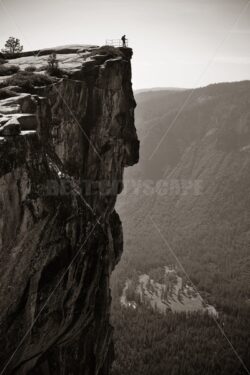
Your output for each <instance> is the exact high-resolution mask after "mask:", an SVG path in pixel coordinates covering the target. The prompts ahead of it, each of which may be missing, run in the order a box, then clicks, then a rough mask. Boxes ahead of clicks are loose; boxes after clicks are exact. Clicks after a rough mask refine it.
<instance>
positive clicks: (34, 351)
mask: <svg viewBox="0 0 250 375" xmlns="http://www.w3.org/2000/svg"><path fill="white" fill-rule="evenodd" d="M49 52H50V51H46V50H45V51H41V52H40V53H39V54H36V55H33V54H32V53H25V54H21V55H20V56H18V58H15V59H11V64H15V65H19V66H20V67H21V69H23V68H25V67H26V66H28V65H29V66H30V65H35V66H36V67H39V69H40V70H41V71H42V70H43V66H44V65H45V62H46V60H47V58H48V53H49ZM57 54H58V55H57V57H58V60H59V63H60V66H63V68H64V70H65V71H66V72H67V75H65V77H63V78H60V79H55V80H54V81H53V83H51V84H49V85H45V86H42V87H36V88H34V90H31V91H32V92H31V93H29V92H27V90H26V92H25V93H22V92H20V90H17V88H14V89H13V90H14V91H15V92H16V94H15V96H13V97H9V98H7V99H4V100H1V101H0V193H1V194H0V228H1V237H0V248H1V258H0V272H1V280H0V281H1V283H0V301H1V309H0V314H1V318H0V322H1V323H0V324H1V326H0V331H1V332H0V364H1V365H0V373H1V374H39V375H41V374H60V375H62V374H65V375H67V374H77V375H78V374H84V375H92V374H96V375H97V374H98V375H106V374H108V373H109V369H110V365H111V363H112V360H113V343H112V327H111V326H110V324H109V314H110V289H109V279H110V274H111V272H112V270H113V268H114V267H115V265H116V263H117V262H118V261H119V259H120V256H121V253H122V247H123V235H122V225H121V222H120V219H119V216H118V214H117V213H116V211H115V209H114V206H115V202H116V196H117V194H119V192H121V190H122V177H123V170H124V167H126V166H130V165H133V164H134V163H136V162H137V161H138V152H139V142H138V139H137V135H136V130H135V127H134V108H135V101H134V97H133V92H132V86H131V66H130V59H131V56H132V51H131V50H130V49H122V48H120V49H114V48H94V47H89V46H88V47H86V48H83V47H82V48H80V47H79V46H78V47H77V48H70V47H68V48H66V49H65V48H64V49H58V50H57Z"/></svg>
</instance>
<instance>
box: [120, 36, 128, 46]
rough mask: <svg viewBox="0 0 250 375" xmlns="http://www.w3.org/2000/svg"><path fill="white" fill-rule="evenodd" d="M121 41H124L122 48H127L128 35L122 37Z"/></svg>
mask: <svg viewBox="0 0 250 375" xmlns="http://www.w3.org/2000/svg"><path fill="white" fill-rule="evenodd" d="M121 40H122V46H123V47H126V40H127V39H126V35H123V36H122V37H121Z"/></svg>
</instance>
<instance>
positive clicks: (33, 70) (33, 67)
mask: <svg viewBox="0 0 250 375" xmlns="http://www.w3.org/2000/svg"><path fill="white" fill-rule="evenodd" d="M24 70H25V72H31V73H33V72H35V71H36V67H35V66H32V65H30V66H27V67H26V68H25V69H24Z"/></svg>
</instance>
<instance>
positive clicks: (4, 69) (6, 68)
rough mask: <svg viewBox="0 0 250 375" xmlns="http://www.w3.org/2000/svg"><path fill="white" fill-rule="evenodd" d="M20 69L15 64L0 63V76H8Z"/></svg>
mask: <svg viewBox="0 0 250 375" xmlns="http://www.w3.org/2000/svg"><path fill="white" fill-rule="evenodd" d="M19 70H20V67H19V66H17V65H0V76H10V75H11V74H15V73H17V72H18V71H19Z"/></svg>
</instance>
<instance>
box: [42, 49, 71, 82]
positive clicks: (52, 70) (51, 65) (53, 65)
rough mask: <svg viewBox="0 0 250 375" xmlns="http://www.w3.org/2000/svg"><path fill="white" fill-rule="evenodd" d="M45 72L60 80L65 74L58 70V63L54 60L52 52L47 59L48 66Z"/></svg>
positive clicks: (54, 56)
mask: <svg viewBox="0 0 250 375" xmlns="http://www.w3.org/2000/svg"><path fill="white" fill-rule="evenodd" d="M46 72H47V73H48V74H49V75H51V76H54V77H58V78H61V77H63V76H64V75H65V74H66V72H65V71H64V70H62V69H60V68H59V61H58V60H57V58H56V53H55V52H53V53H51V55H49V57H48V65H47V67H46Z"/></svg>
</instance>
